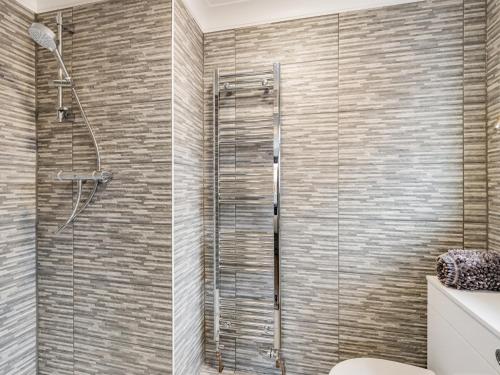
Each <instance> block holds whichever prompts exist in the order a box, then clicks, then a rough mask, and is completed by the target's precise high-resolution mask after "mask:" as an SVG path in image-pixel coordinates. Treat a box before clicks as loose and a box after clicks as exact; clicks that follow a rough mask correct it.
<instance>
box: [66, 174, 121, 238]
mask: <svg viewBox="0 0 500 375" xmlns="http://www.w3.org/2000/svg"><path fill="white" fill-rule="evenodd" d="M112 178H113V174H112V173H111V172H106V171H93V172H91V173H76V172H63V171H62V170H61V171H59V172H58V173H57V175H56V180H58V181H74V182H76V183H77V187H78V192H77V197H76V203H75V205H74V207H73V211H72V212H71V215H70V216H69V218H68V220H66V222H65V223H64V225H62V226H61V227H60V228H59V229H58V230H57V233H59V232H60V231H62V230H63V229H64V228H66V227H67V226H68V225H69V224H71V223H72V222H73V221H75V220H76V218H77V217H78V215H80V214H81V213H82V212H83V210H85V208H86V207H87V206H88V205H89V204H90V202H91V201H92V199H93V198H94V195H95V193H96V191H97V187H98V186H99V184H107V183H108V182H109V181H111V179H112ZM86 181H93V182H94V187H93V188H92V191H91V192H90V195H89V197H88V198H87V200H86V201H85V202H84V203H83V204H82V205H81V206H80V202H81V200H82V191H83V183H84V182H86Z"/></svg>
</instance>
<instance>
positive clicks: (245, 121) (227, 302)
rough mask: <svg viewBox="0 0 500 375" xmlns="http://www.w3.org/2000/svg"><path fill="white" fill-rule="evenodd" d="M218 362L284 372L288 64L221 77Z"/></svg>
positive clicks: (216, 101) (216, 100)
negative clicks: (283, 106)
mask: <svg viewBox="0 0 500 375" xmlns="http://www.w3.org/2000/svg"><path fill="white" fill-rule="evenodd" d="M212 105H213V113H212V114H213V118H212V121H213V142H214V144H213V161H214V163H213V170H214V180H213V187H214V190H213V202H214V205H213V218H214V223H213V228H214V236H213V241H214V243H213V270H214V274H213V306H214V311H213V316H214V343H215V353H216V362H217V367H218V370H219V372H220V371H222V369H223V368H224V367H226V368H229V369H234V370H243V371H251V372H254V373H255V372H256V373H264V374H284V373H285V368H284V361H283V358H282V354H281V298H280V143H281V133H280V126H281V112H280V64H279V63H275V64H273V65H272V69H262V70H260V69H259V70H252V71H244V72H236V73H230V74H225V73H221V72H220V71H219V70H218V69H216V70H215V71H214V76H213V98H212Z"/></svg>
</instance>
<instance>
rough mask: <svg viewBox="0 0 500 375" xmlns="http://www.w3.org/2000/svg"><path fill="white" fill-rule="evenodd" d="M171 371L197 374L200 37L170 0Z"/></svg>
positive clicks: (200, 353)
mask: <svg viewBox="0 0 500 375" xmlns="http://www.w3.org/2000/svg"><path fill="white" fill-rule="evenodd" d="M173 20H174V28H173V29H174V64H173V65H174V69H173V72H174V78H173V79H174V101H173V105H174V120H173V129H174V130H173V138H174V142H173V147H174V149H173V150H174V152H173V155H174V156H173V157H174V228H173V230H174V242H173V246H174V340H175V341H174V373H175V374H176V375H193V374H199V372H200V368H201V365H202V364H203V359H204V350H203V348H204V318H203V314H204V311H203V303H204V292H203V275H204V263H203V96H202V94H203V33H202V32H201V30H200V28H199V27H198V25H197V24H196V22H195V21H194V19H193V18H192V17H191V15H190V14H189V12H188V11H187V9H186V8H185V6H184V4H183V3H182V1H181V0H176V1H174V17H173Z"/></svg>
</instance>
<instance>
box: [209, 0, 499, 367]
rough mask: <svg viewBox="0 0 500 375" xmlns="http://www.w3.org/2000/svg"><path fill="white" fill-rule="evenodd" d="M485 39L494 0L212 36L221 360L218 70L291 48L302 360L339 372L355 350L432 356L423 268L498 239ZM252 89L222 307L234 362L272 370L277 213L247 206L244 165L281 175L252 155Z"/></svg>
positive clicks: (286, 247) (286, 220) (291, 280)
mask: <svg viewBox="0 0 500 375" xmlns="http://www.w3.org/2000/svg"><path fill="white" fill-rule="evenodd" d="M484 45H485V3H484V1H473V0H465V1H462V0H426V1H422V2H416V3H410V4H405V5H398V6H393V7H386V8H379V9H373V10H365V11H356V12H349V13H343V14H340V15H331V16H323V17H316V18H310V19H304V20H297V21H289V22H283V23H276V24H270V25H264V26H258V27H250V28H242V29H236V30H228V31H224V32H216V33H210V34H207V35H205V73H204V74H205V150H206V152H205V196H206V198H205V223H206V225H205V228H206V238H205V240H206V246H205V263H206V266H207V267H206V311H205V313H206V337H207V345H206V347H207V360H208V361H209V362H213V358H214V353H213V350H214V348H213V343H212V341H211V340H210V338H211V337H212V335H213V332H212V329H213V316H212V308H213V306H212V268H211V263H212V246H211V241H212V233H211V230H212V226H211V225H210V224H211V222H212V221H211V210H212V209H211V207H212V202H211V190H212V186H211V179H212V166H211V157H212V155H211V152H212V151H211V150H212V138H211V134H212V133H211V132H212V123H211V116H210V114H211V102H210V100H211V99H210V98H211V91H210V88H211V74H212V71H213V69H214V68H215V67H219V68H221V70H222V72H224V73H231V72H234V71H235V70H237V71H241V70H247V69H251V68H261V67H270V64H271V63H272V62H275V61H276V62H281V63H282V114H283V126H282V141H283V145H282V158H283V160H282V231H281V239H282V268H283V275H282V289H283V295H282V299H283V303H282V306H283V326H282V331H283V340H282V341H283V350H284V355H285V360H286V362H287V371H288V373H289V374H301V375H307V374H318V373H327V372H328V371H329V369H330V368H331V367H332V366H333V365H334V364H335V363H336V362H337V361H339V360H343V359H347V358H351V357H357V356H376V357H381V358H389V359H393V360H399V361H402V362H406V363H412V364H417V365H425V363H426V352H425V349H426V288H425V275H426V274H432V273H434V262H435V257H436V256H437V255H438V254H440V253H442V252H444V251H445V250H446V249H448V248H450V247H462V246H465V247H481V248H482V247H485V246H486V225H487V224H486V223H487V218H486V150H485V144H484V143H485V95H484V93H485V67H484V52H483V49H484ZM242 96H243V95H242ZM245 102H246V99H245V98H244V97H241V98H240V99H239V97H238V95H236V100H234V99H233V101H232V102H230V101H226V103H227V105H226V106H227V107H224V108H223V109H221V117H222V116H226V119H228V120H230V121H229V122H231V121H232V122H236V125H237V126H236V130H234V133H233V134H232V135H231V134H229V133H225V136H228V137H232V142H233V143H232V144H233V149H234V151H233V154H231V153H228V154H227V160H225V163H226V164H227V166H231V165H232V166H233V169H232V170H227V171H226V173H225V174H224V177H225V178H226V180H225V181H222V182H221V183H222V184H226V186H228V187H229V188H231V187H232V188H233V190H234V192H235V194H237V195H236V204H235V205H234V204H233V206H230V207H228V208H227V211H223V212H222V216H223V218H225V219H227V220H225V221H224V223H223V224H222V225H225V227H224V228H223V230H224V231H223V234H221V236H222V237H221V247H222V255H221V257H222V258H224V257H226V259H222V260H223V262H225V266H224V267H223V275H222V276H223V287H222V289H223V291H222V309H223V311H222V314H223V319H229V320H231V321H232V327H231V329H226V330H223V344H224V345H225V349H224V351H223V354H224V357H225V359H226V361H225V362H226V364H228V365H229V366H234V363H236V367H238V368H239V369H250V368H253V369H255V370H261V371H266V370H264V366H265V365H264V363H265V362H264V360H263V359H262V357H261V356H260V355H259V347H258V345H259V344H258V343H257V347H256V345H255V344H254V345H253V346H252V345H251V344H250V342H254V343H255V342H259V341H260V342H261V343H263V344H264V345H265V344H267V343H268V342H270V340H269V333H267V334H266V333H265V331H266V328H267V329H269V325H270V324H271V326H272V319H271V315H270V314H269V311H270V310H269V306H270V304H271V301H272V284H270V282H271V281H272V279H270V276H271V275H272V258H271V255H272V247H271V243H270V242H269V241H267V242H266V241H265V238H266V237H265V232H266V230H267V231H269V230H271V227H270V221H269V220H267V219H269V218H268V216H269V214H270V213H271V212H269V209H268V210H267V211H259V210H257V209H256V207H252V208H250V209H249V210H246V211H245V207H244V205H243V206H241V203H242V202H241V199H243V198H241V197H240V196H238V192H240V190H241V189H242V186H243V185H244V184H248V183H249V181H248V180H247V179H245V180H243V177H242V176H253V178H254V179H258V178H262V184H261V185H262V186H261V190H258V191H254V192H257V194H260V197H262V198H265V197H266V196H267V195H268V193H269V189H271V187H272V186H271V180H270V174H269V177H268V178H267V179H266V178H264V176H263V174H262V173H261V172H262V170H261V168H260V166H261V164H262V163H260V162H259V161H260V160H261V159H260V158H259V156H255V155H256V154H254V159H253V161H252V162H251V163H250V164H245V163H244V157H245V150H248V147H249V144H251V142H250V141H249V139H247V138H239V136H238V134H240V135H241V134H242V132H243V131H241V133H238V128H241V127H243V128H244V129H246V128H245V126H246V125H245V123H244V121H242V119H244V118H248V117H251V115H252V113H253V112H252V111H247V110H245V109H244V108H242V107H244V106H245V105H246V106H250V107H251V103H249V102H246V103H245ZM261 102H265V100H264V101H261ZM254 103H259V101H254ZM261 104H262V103H259V104H258V105H257V104H254V106H261ZM235 120H236V121H235ZM268 124H269V126H271V122H270V121H269V122H268ZM221 129H222V128H221ZM228 131H231V130H230V129H228ZM256 134H258V135H261V136H263V134H264V132H263V131H261V132H260V133H254V135H256ZM255 151H257V149H256V148H254V149H253V152H255ZM221 152H222V151H221ZM259 155H262V156H263V157H264V156H265V153H262V154H259ZM490 157H491V155H490ZM240 161H241V162H240ZM263 162H264V161H263ZM256 163H257V164H256ZM268 166H269V168H271V164H270V161H269V163H268ZM231 176H232V177H231ZM235 181H236V185H234V182H235ZM238 184H239V185H238ZM242 184H243V185H242ZM238 186H239V187H238ZM252 187H254V185H252ZM243 190H245V186H243ZM245 192H248V191H247V190H245V191H244V192H242V196H243V197H244V193H245ZM238 204H240V206H241V207H238ZM490 204H491V202H490ZM247 208H248V207H247ZM235 210H236V211H235ZM266 213H267V214H268V215H267V216H266ZM231 218H232V219H231ZM257 218H261V219H262V220H256V219H257ZM249 219H250V220H249ZM252 220H253V221H252ZM266 220H267V221H266ZM245 223H246V224H249V226H246V227H245ZM260 224H262V225H263V227H262V228H261V227H260V226H259V225H260ZM266 225H267V226H266ZM259 241H261V242H259ZM262 241H264V242H262ZM259 251H264V252H266V251H267V253H266V254H268V257H265V254H263V253H262V254H261V253H259ZM266 290H267V292H266ZM269 298H271V301H270V300H269Z"/></svg>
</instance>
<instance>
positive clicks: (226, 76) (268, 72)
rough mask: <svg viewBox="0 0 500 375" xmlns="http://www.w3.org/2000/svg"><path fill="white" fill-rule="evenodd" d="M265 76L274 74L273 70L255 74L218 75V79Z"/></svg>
mask: <svg viewBox="0 0 500 375" xmlns="http://www.w3.org/2000/svg"><path fill="white" fill-rule="evenodd" d="M265 74H269V75H271V74H274V71H273V70H263V71H255V72H241V73H238V72H236V73H227V74H220V75H219V78H221V79H222V78H232V77H253V76H258V75H265Z"/></svg>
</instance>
